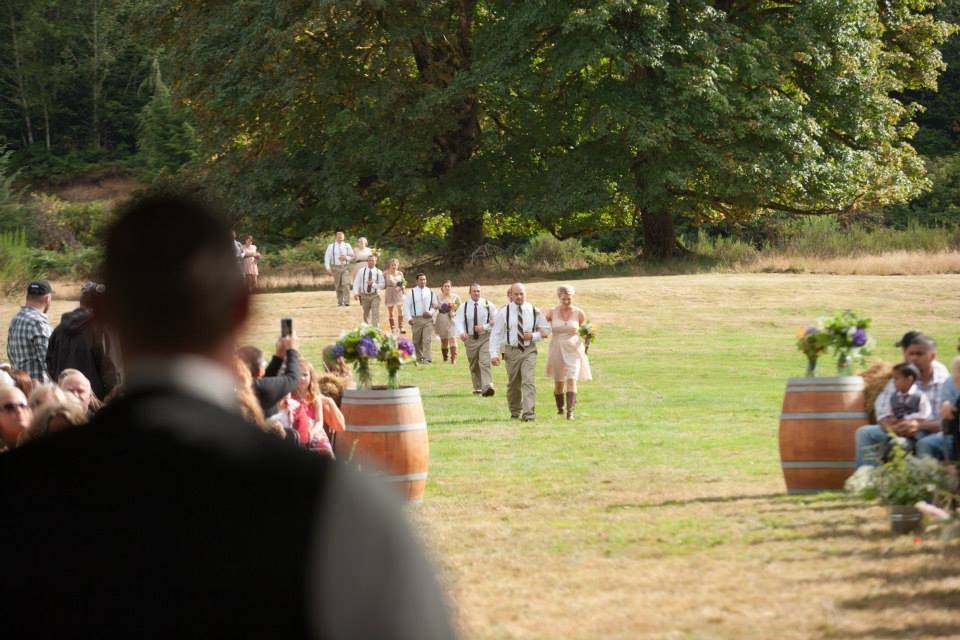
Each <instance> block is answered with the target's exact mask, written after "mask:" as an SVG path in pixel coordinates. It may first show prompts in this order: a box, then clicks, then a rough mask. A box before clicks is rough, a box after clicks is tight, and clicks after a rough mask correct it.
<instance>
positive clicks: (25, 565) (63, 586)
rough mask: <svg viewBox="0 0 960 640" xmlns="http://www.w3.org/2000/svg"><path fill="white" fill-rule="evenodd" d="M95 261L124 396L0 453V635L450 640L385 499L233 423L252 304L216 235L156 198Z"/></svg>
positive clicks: (437, 598) (425, 576)
mask: <svg viewBox="0 0 960 640" xmlns="http://www.w3.org/2000/svg"><path fill="white" fill-rule="evenodd" d="M171 230H173V231H177V232H178V240H177V242H170V243H158V242H157V241H156V239H157V238H162V237H166V236H168V235H169V233H170V232H171ZM105 258H106V263H105V273H104V275H105V279H106V290H107V294H106V295H107V297H106V300H105V301H104V311H105V314H106V319H107V321H108V323H109V325H110V326H111V327H112V328H113V329H114V330H115V331H116V333H117V336H118V339H119V340H120V346H121V349H122V353H123V356H124V365H125V371H126V372H127V376H126V392H125V395H124V396H123V397H122V398H121V399H119V400H117V401H116V402H115V403H114V404H112V405H110V406H108V407H107V408H105V409H103V410H102V411H101V412H100V413H99V414H98V416H97V418H96V420H94V422H92V423H91V424H90V425H88V426H85V427H80V428H76V429H72V430H68V431H64V432H61V433H58V434H56V435H54V436H51V437H49V438H44V439H40V440H38V441H36V442H34V443H30V444H28V445H26V446H24V447H21V448H19V449H17V450H15V451H13V452H11V453H6V454H3V455H0V513H2V514H3V519H4V522H3V526H0V548H2V549H4V550H5V551H6V553H5V554H4V555H5V560H4V566H3V567H2V570H0V602H3V626H4V630H5V632H6V633H7V634H8V635H9V636H10V637H11V638H13V637H44V638H70V637H81V636H82V637H114V636H123V637H138V638H184V637H187V638H199V637H203V638H213V637H219V638H252V637H263V638H411V639H414V638H417V639H419V638H448V637H452V632H451V630H450V625H449V621H448V617H447V612H446V609H445V607H444V604H443V602H442V597H441V595H440V592H439V589H438V586H437V584H436V581H435V579H434V578H433V576H432V574H431V572H430V569H429V567H428V566H427V563H426V562H425V560H424V558H423V555H422V552H421V551H420V549H419V548H418V546H417V545H416V543H415V542H414V541H413V539H412V537H411V534H410V532H409V530H408V529H407V527H406V525H405V523H404V522H403V519H402V517H401V516H400V514H399V513H398V510H397V507H396V506H395V505H394V504H393V502H392V501H391V500H390V499H388V498H387V497H386V496H385V495H383V494H381V493H380V492H379V490H375V489H373V488H371V487H370V486H368V485H367V484H366V483H364V482H363V481H362V480H361V479H360V478H358V477H357V476H356V475H355V474H349V473H347V472H345V471H341V469H340V468H339V467H336V466H334V465H333V464H329V463H326V462H325V461H324V459H323V458H321V457H318V456H313V455H310V454H309V453H302V454H300V452H298V451H295V450H292V449H291V448H289V447H287V446H285V445H284V444H283V443H282V442H280V441H278V440H276V439H273V438H271V437H269V436H267V435H264V434H261V433H260V432H259V431H258V430H257V429H256V428H254V427H253V426H252V425H250V424H248V423H246V422H245V421H243V420H242V419H241V418H240V414H239V412H238V411H237V409H236V406H235V405H236V402H235V393H234V385H235V381H234V376H233V374H232V369H233V362H234V361H233V357H234V348H235V344H236V340H237V337H238V334H239V332H240V331H241V329H242V327H243V325H244V322H245V321H246V319H247V316H248V314H249V309H250V307H249V299H248V295H247V293H246V291H245V288H244V286H243V282H242V280H241V279H240V276H239V275H238V274H237V269H236V260H235V256H234V253H233V245H232V244H231V241H230V232H229V229H228V228H227V227H226V226H225V225H224V223H223V222H222V221H221V220H220V219H219V218H218V217H217V216H215V215H213V214H212V213H211V212H209V211H208V210H207V209H206V208H205V207H204V206H202V205H200V204H197V203H194V202H191V201H187V200H183V199H180V198H176V197H161V196H156V197H152V198H149V199H146V200H143V201H141V202H140V203H138V204H135V205H134V206H133V207H132V208H130V209H129V210H128V211H126V212H125V213H124V214H123V215H121V217H120V218H119V219H118V221H117V222H116V223H115V224H114V225H113V227H112V228H111V229H110V231H109V233H108V236H107V245H106V251H105Z"/></svg>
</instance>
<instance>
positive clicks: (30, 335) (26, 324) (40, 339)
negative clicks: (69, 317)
mask: <svg viewBox="0 0 960 640" xmlns="http://www.w3.org/2000/svg"><path fill="white" fill-rule="evenodd" d="M52 297H53V288H52V287H51V286H50V283H49V282H47V281H46V280H34V281H33V282H31V283H30V284H29V285H27V299H26V301H25V302H24V305H23V306H22V307H20V311H18V312H17V315H15V316H13V320H11V321H10V330H9V331H8V332H7V359H8V360H9V361H10V364H12V365H13V366H14V367H15V368H17V369H21V370H23V371H26V372H27V373H28V374H29V375H30V377H31V378H32V379H33V380H37V381H39V382H50V377H49V376H48V375H47V365H46V361H47V345H48V343H49V342H50V333H51V329H50V321H49V320H47V311H48V310H49V309H50V299H51V298H52Z"/></svg>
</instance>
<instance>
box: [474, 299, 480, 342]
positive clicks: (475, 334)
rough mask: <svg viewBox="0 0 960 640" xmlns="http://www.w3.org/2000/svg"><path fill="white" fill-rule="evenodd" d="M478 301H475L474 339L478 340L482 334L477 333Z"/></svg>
mask: <svg viewBox="0 0 960 640" xmlns="http://www.w3.org/2000/svg"><path fill="white" fill-rule="evenodd" d="M477 324H479V323H478V322H477V303H476V302H474V303H473V339H474V340H476V339H477V338H479V337H480V334H479V333H477Z"/></svg>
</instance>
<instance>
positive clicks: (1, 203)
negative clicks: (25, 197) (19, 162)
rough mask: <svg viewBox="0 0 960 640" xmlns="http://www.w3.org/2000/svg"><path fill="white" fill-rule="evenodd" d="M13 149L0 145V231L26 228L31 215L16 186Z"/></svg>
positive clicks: (5, 231)
mask: <svg viewBox="0 0 960 640" xmlns="http://www.w3.org/2000/svg"><path fill="white" fill-rule="evenodd" d="M12 154H13V152H12V151H10V150H8V149H5V148H4V147H2V146H0V233H11V232H15V231H20V230H23V229H26V228H27V227H28V226H29V216H28V215H27V212H26V210H25V209H24V207H23V206H22V205H21V204H20V195H21V194H20V191H19V190H17V189H15V188H14V181H15V180H16V178H17V172H16V171H15V170H14V169H13V167H12V166H11V162H10V157H11V155H12Z"/></svg>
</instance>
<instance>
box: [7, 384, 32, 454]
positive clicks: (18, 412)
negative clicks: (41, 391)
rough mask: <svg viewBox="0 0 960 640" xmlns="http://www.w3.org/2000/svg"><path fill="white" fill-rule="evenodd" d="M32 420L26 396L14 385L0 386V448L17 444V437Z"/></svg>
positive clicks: (9, 447) (11, 447)
mask: <svg viewBox="0 0 960 640" xmlns="http://www.w3.org/2000/svg"><path fill="white" fill-rule="evenodd" d="M31 420H33V411H32V410H31V409H30V405H29V404H27V397H26V396H25V395H23V391H20V389H17V388H16V387H9V386H7V387H2V388H0V448H2V449H0V450H2V451H6V450H7V449H13V448H14V447H15V446H17V439H18V438H19V437H20V434H21V433H23V432H24V431H25V430H26V429H27V427H29V426H30V421H31Z"/></svg>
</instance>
